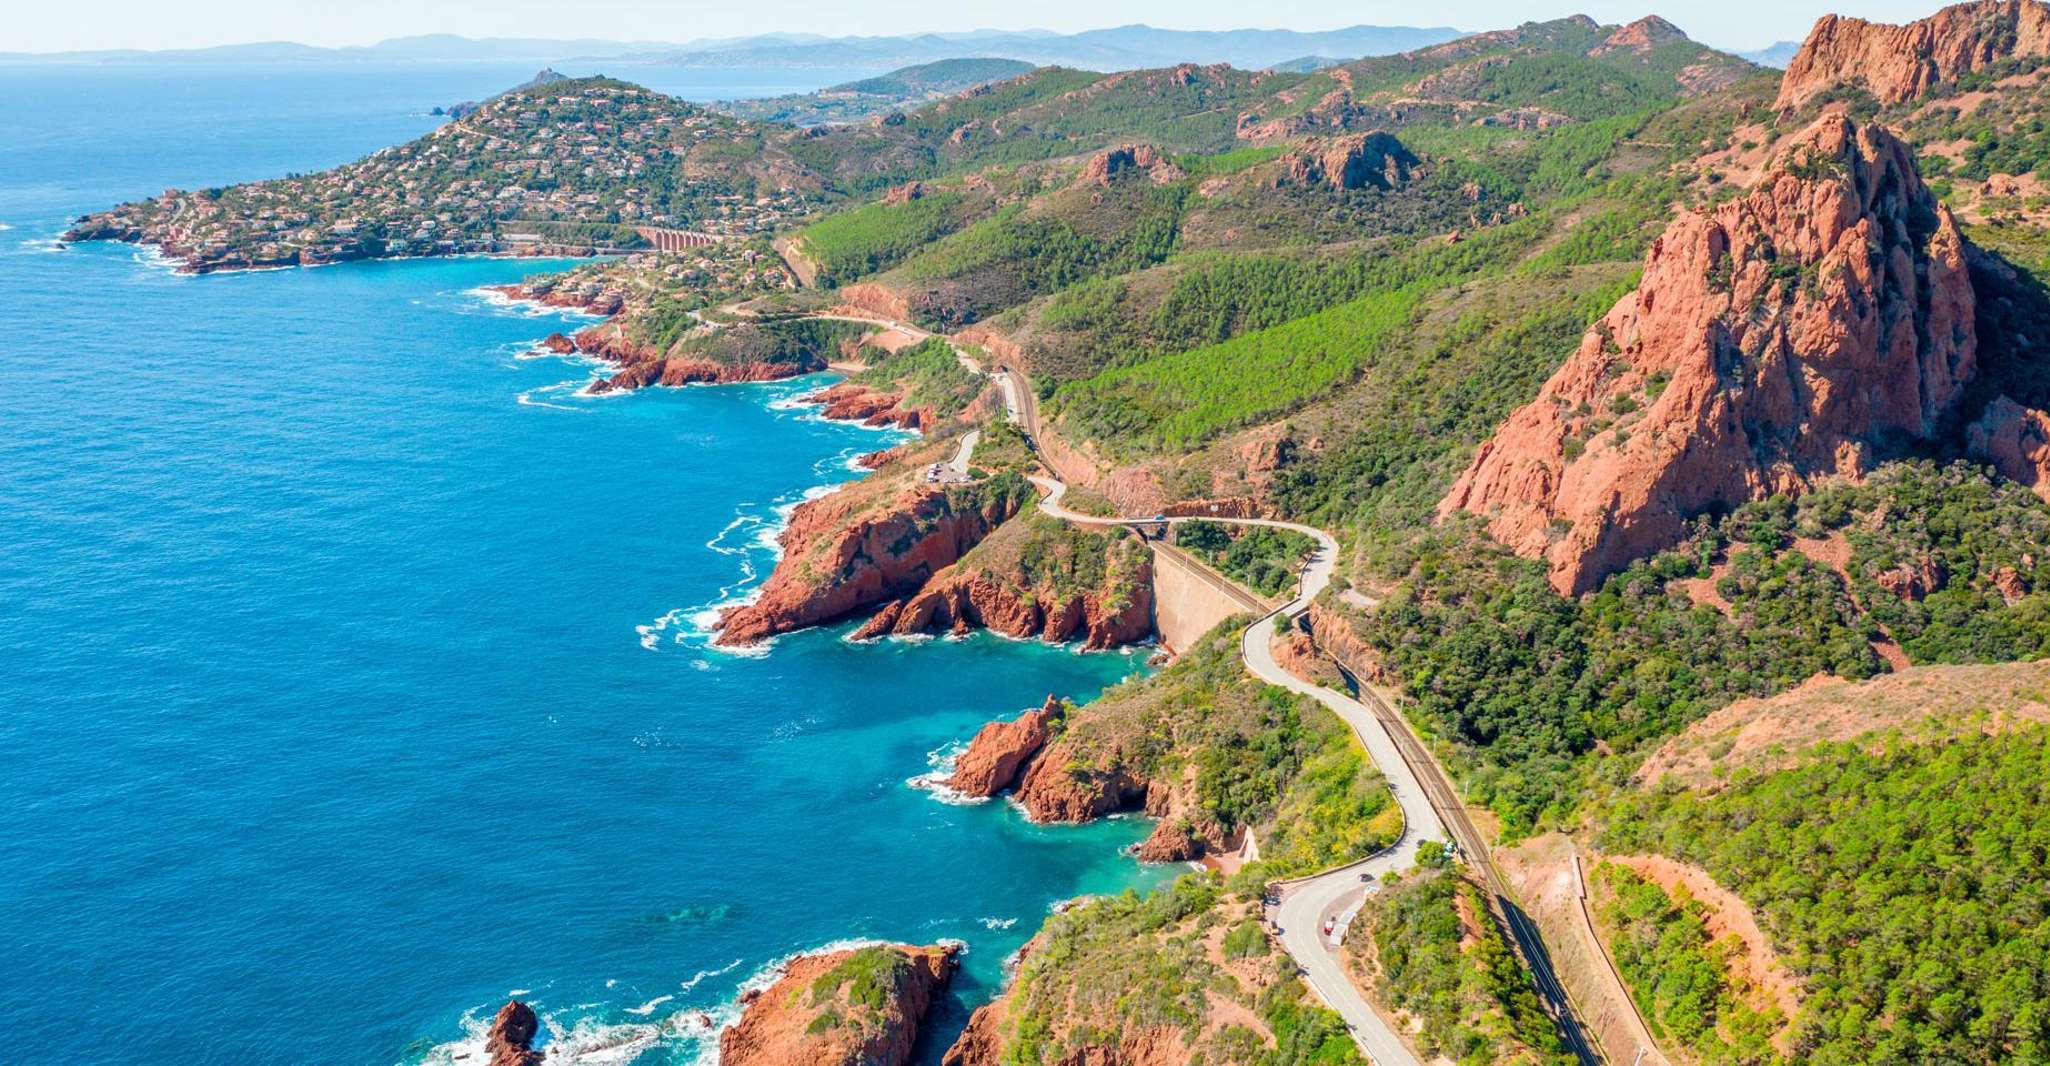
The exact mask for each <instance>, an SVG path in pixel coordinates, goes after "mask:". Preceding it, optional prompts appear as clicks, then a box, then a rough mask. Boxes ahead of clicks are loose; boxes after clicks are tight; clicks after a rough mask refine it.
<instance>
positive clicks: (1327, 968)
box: [819, 315, 1601, 1066]
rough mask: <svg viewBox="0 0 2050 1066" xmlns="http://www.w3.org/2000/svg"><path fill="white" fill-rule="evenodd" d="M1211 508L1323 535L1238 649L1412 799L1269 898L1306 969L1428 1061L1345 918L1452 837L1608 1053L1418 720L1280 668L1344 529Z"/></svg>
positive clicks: (1028, 398)
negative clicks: (1377, 991) (1349, 942)
mask: <svg viewBox="0 0 2050 1066" xmlns="http://www.w3.org/2000/svg"><path fill="white" fill-rule="evenodd" d="M819 317H832V318H837V319H841V320H844V321H860V322H868V323H870V324H873V325H879V326H885V327H891V328H896V329H899V330H902V331H904V332H905V333H907V334H908V335H911V336H913V337H916V338H918V339H921V340H923V339H925V338H927V337H931V336H934V334H932V333H930V332H928V331H926V330H922V329H919V328H918V327H916V326H912V325H909V324H907V323H902V322H896V321H893V320H890V319H886V318H879V317H869V316H856V315H822V316H819ZM954 354H955V356H956V357H957V358H959V359H960V360H961V363H962V365H963V366H964V367H966V368H967V369H969V370H970V371H972V372H974V373H977V374H983V373H987V374H988V375H989V376H991V377H994V378H996V379H997V382H998V385H999V386H1000V388H1001V390H1002V393H1003V398H1004V406H1005V409H1006V411H1007V413H1008V414H1009V416H1010V420H1011V421H1012V422H1013V423H1015V424H1016V425H1018V426H1019V427H1020V428H1021V429H1023V430H1024V431H1025V433H1026V435H1027V437H1028V439H1029V440H1030V441H1031V442H1032V444H1033V446H1034V447H1035V450H1037V446H1038V441H1039V435H1040V425H1039V411H1038V403H1037V402H1036V401H1037V399H1038V397H1037V396H1036V395H1035V394H1034V393H1033V392H1032V390H1031V385H1030V383H1029V382H1027V381H1026V380H1025V378H1024V375H1023V374H1021V373H1019V372H1018V370H1017V369H1016V368H1014V367H1009V366H1004V365H1001V364H999V365H998V366H997V367H996V368H995V369H994V370H988V371H986V370H985V369H984V368H983V367H981V366H980V365H978V364H977V363H976V362H975V361H974V360H972V359H971V358H970V357H969V356H968V354H967V352H965V351H963V350H962V349H961V347H960V346H959V345H955V346H954ZM969 447H973V445H972V444H970V445H969ZM1030 480H1031V481H1032V483H1033V485H1035V486H1036V487H1038V489H1039V490H1040V500H1039V509H1040V510H1041V511H1042V512H1044V513H1045V514H1047V515H1049V516H1051V517H1054V518H1058V519H1061V520H1063V521H1067V522H1072V523H1075V524H1078V525H1091V526H1129V527H1157V526H1159V525H1161V524H1163V523H1165V524H1169V525H1172V524H1176V523H1179V522H1184V521H1189V520H1191V519H1190V518H1186V517H1170V518H1155V517H1146V518H1131V517H1104V516H1101V515H1088V514H1082V513H1081V512H1079V511H1073V510H1070V509H1068V508H1067V507H1066V506H1064V505H1063V504H1062V503H1061V500H1062V497H1064V496H1065V495H1066V494H1067V491H1068V486H1067V485H1066V483H1064V482H1062V481H1059V480H1057V479H1055V478H1052V477H1040V476H1033V477H1032V478H1031V479H1030ZM1203 520H1204V521H1210V522H1219V523H1225V524H1230V525H1241V526H1267V527H1269V528H1272V529H1286V530H1291V531H1293V532H1296V533H1300V534H1302V535H1303V536H1306V537H1309V538H1310V539H1311V540H1313V541H1315V542H1316V547H1315V548H1314V549H1312V551H1311V553H1310V556H1309V559H1308V561H1307V563H1306V565H1305V566H1304V569H1303V573H1302V577H1301V580H1300V582H1299V584H1298V585H1297V587H1296V594H1295V596H1294V598H1292V599H1290V600H1289V601H1288V602H1286V603H1283V604H1282V605H1281V606H1280V607H1277V608H1275V609H1273V610H1271V611H1268V612H1267V613H1266V614H1263V615H1261V616H1260V618H1259V619H1258V620H1257V621H1255V622H1253V623H1252V624H1251V625H1249V626H1247V627H1246V629H1245V631H1244V632H1243V633H1242V634H1241V635H1240V637H1239V651H1240V655H1241V657H1242V658H1243V659H1244V660H1245V663H1246V669H1247V670H1248V671H1250V672H1251V673H1252V674H1253V676H1255V677H1257V678H1259V679H1260V680H1262V681H1264V682H1266V683H1268V684H1270V685H1278V686H1280V687H1281V688H1285V689H1287V690H1289V691H1290V692H1294V693H1296V694H1297V695H1301V696H1306V697H1308V698H1310V699H1313V700H1316V701H1317V702H1318V703H1320V704H1322V705H1324V706H1325V707H1326V708H1329V709H1330V711H1331V712H1332V713H1333V714H1336V715H1338V717H1339V718H1340V719H1342V720H1344V722H1345V723H1346V725H1347V726H1349V727H1350V728H1351V729H1352V731H1353V735H1354V736H1356V737H1358V738H1359V742H1360V745H1361V746H1362V747H1364V748H1365V749H1366V752H1367V755H1368V757H1369V758H1371V759H1373V761H1374V765H1375V767H1376V768H1377V769H1379V770H1380V772H1381V774H1382V776H1383V777H1384V778H1386V779H1387V782H1388V790H1389V792H1390V793H1392V794H1393V795H1394V797H1395V802H1396V804H1397V805H1398V806H1400V807H1401V808H1402V816H1403V831H1402V836H1401V837H1400V838H1399V839H1398V840H1397V841H1396V842H1395V843H1394V844H1393V845H1392V846H1390V847H1388V848H1385V849H1383V850H1382V851H1380V852H1377V853H1375V854H1373V855H1370V856H1368V857H1366V858H1364V859H1361V860H1359V861H1357V862H1353V863H1349V864H1347V865H1344V866H1340V867H1336V868H1334V869H1330V870H1325V871H1323V872H1321V873H1317V874H1313V875H1311V876H1308V877H1302V878H1296V879H1294V880H1290V881H1285V882H1280V883H1278V885H1277V889H1278V892H1277V895H1278V897H1279V898H1278V902H1276V903H1274V904H1272V905H1271V906H1270V908H1269V917H1270V919H1271V920H1272V921H1273V922H1274V924H1275V926H1276V927H1277V928H1278V929H1279V930H1280V936H1281V944H1282V947H1283V948H1284V949H1285V950H1286V951H1287V952H1288V953H1289V955H1290V956H1291V957H1292V958H1294V959H1295V960H1296V963H1297V965H1298V966H1299V967H1300V968H1301V970H1302V974H1303V978H1304V979H1305V980H1306V981H1307V982H1308V983H1309V985H1310V987H1311V988H1313V989H1315V990H1316V992H1317V995H1318V997H1319V998H1321V999H1323V1000H1324V1002H1325V1003H1326V1004H1327V1005H1329V1006H1330V1007H1331V1009H1333V1010H1335V1011H1337V1012H1338V1014H1339V1015H1340V1017H1342V1018H1343V1019H1344V1020H1345V1024H1346V1027H1347V1029H1348V1030H1350V1031H1351V1033H1352V1036H1353V1039H1354V1040H1355V1041H1356V1042H1357V1043H1358V1044H1359V1046H1360V1050H1361V1051H1362V1052H1364V1053H1365V1054H1366V1056H1367V1057H1368V1058H1369V1059H1370V1060H1371V1061H1372V1062H1373V1063H1375V1066H1422V1063H1421V1061H1420V1060H1419V1059H1418V1057H1417V1055H1416V1053H1415V1052H1414V1051H1412V1050H1411V1049H1410V1047H1409V1046H1408V1045H1407V1044H1405V1043H1404V1042H1403V1041H1402V1038H1401V1037H1400V1036H1398V1035H1397V1034H1396V1032H1395V1028H1394V1026H1393V1025H1391V1024H1390V1023H1389V1021H1388V1019H1386V1018H1384V1017H1382V1016H1381V1014H1380V1013H1379V1012H1377V1011H1375V1010H1374V1008H1373V1007H1372V1006H1371V1005H1370V1004H1368V1002H1367V1000H1366V997H1364V996H1363V995H1361V994H1360V990H1359V988H1358V986H1356V985H1355V984H1354V983H1353V981H1352V979H1351V978H1349V977H1348V976H1346V973H1345V965H1344V961H1343V958H1342V956H1341V954H1340V951H1339V943H1338V942H1339V941H1340V940H1342V939H1343V936H1344V930H1345V926H1346V924H1347V923H1348V922H1349V921H1350V920H1351V917H1352V915H1353V914H1354V913H1355V912H1356V911H1357V910H1358V907H1359V904H1360V902H1361V900H1363V899H1364V898H1365V896H1366V895H1367V894H1368V893H1370V892H1373V891H1375V890H1376V889H1377V888H1378V887H1379V885H1378V883H1379V880H1380V878H1381V875H1383V874H1385V873H1389V872H1394V871H1402V870H1407V869H1409V868H1410V867H1411V866H1414V865H1415V864H1416V853H1417V848H1418V846H1419V845H1421V844H1422V843H1423V842H1424V841H1426V840H1437V841H1441V842H1452V843H1455V844H1456V846H1457V847H1458V848H1459V850H1460V852H1461V854H1462V855H1463V856H1464V857H1465V858H1466V860H1467V861H1468V862H1469V863H1472V864H1474V865H1476V866H1477V867H1478V868H1479V873H1480V875H1481V879H1482V881H1483V883H1484V885H1485V886H1486V887H1487V889H1488V890H1489V893H1490V895H1491V896H1492V897H1493V898H1494V902H1495V904H1496V906H1497V908H1498V909H1499V911H1500V912H1501V914H1502V916H1503V918H1504V920H1505V922H1506V924H1507V926H1508V931H1509V934H1510V937H1511V939H1512V940H1513V941H1514V942H1515V944H1516V948H1517V952H1518V954H1519V955H1521V956H1522V958H1523V961H1524V963H1525V965H1526V966H1527V967H1528V968H1529V969H1530V971H1531V973H1532V975H1533V976H1534V977H1535V978H1536V982H1537V986H1538V991H1539V993H1540V994H1541V995H1542V997H1543V998H1544V1000H1545V1001H1546V1003H1547V1005H1548V1006H1549V1007H1550V1008H1551V1013H1552V1015H1553V1017H1554V1020H1555V1021H1557V1022H1558V1023H1559V1026H1560V1029H1561V1031H1562V1033H1563V1034H1564V1035H1565V1037H1566V1039H1567V1043H1568V1045H1569V1046H1570V1047H1571V1049H1572V1051H1573V1053H1574V1055H1575V1056H1576V1057H1577V1058H1578V1059H1579V1060H1580V1061H1581V1063H1583V1064H1584V1066H1594V1064H1596V1063H1599V1062H1600V1061H1601V1059H1600V1058H1599V1057H1598V1056H1597V1054H1596V1053H1595V1050H1594V1048H1593V1046H1592V1045H1591V1043H1590V1042H1589V1040H1588V1037H1587V1034H1586V1033H1585V1031H1584V1030H1582V1029H1581V1027H1580V1026H1579V1024H1578V1021H1577V1019H1576V1017H1575V1014H1574V1011H1573V1008H1572V1004H1571V1002H1570V1000H1569V998H1568V996H1567V993H1566V991H1565V988H1564V986H1563V984H1562V983H1561V982H1560V981H1559V979H1558V977H1557V976H1556V975H1555V974H1554V973H1553V972H1552V966H1551V959H1550V957H1549V954H1548V953H1547V952H1546V950H1545V946H1544V941H1543V938H1542V937H1541V936H1540V935H1539V933H1538V930H1537V927H1536V924H1535V923H1534V922H1532V921H1531V919H1530V918H1529V917H1528V916H1527V915H1526V914H1524V912H1523V910H1522V909H1521V908H1520V907H1519V906H1518V905H1517V904H1516V902H1515V900H1514V899H1513V898H1511V897H1510V896H1509V895H1508V893H1507V892H1506V891H1505V889H1504V887H1503V879H1502V877H1501V874H1500V872H1499V871H1498V870H1497V869H1496V868H1495V865H1494V862H1493V859H1492V857H1491V856H1490V854H1489V852H1488V848H1487V843H1486V840H1485V839H1484V838H1483V837H1482V836H1481V834H1480V832H1479V831H1478V829H1477V828H1476V827H1475V826H1474V824H1473V822H1472V821H1471V820H1470V819H1469V818H1468V817H1467V814H1466V807H1465V804H1464V803H1463V802H1461V801H1460V799H1459V797H1458V794H1457V792H1456V791H1454V789H1453V787H1452V784H1451V781H1450V780H1449V779H1448V778H1447V777H1446V776H1445V774H1444V772H1443V770H1442V769H1441V768H1440V767H1439V766H1438V765H1437V763H1436V761H1435V760H1433V759H1432V758H1431V756H1430V753H1429V752H1428V751H1427V750H1425V749H1424V747H1423V745H1422V743H1421V742H1420V741H1418V740H1417V738H1416V736H1415V734H1414V733H1412V732H1411V730H1410V727H1409V724H1408V723H1407V722H1406V721H1404V720H1403V719H1402V717H1401V716H1400V715H1399V714H1398V713H1397V712H1396V711H1395V709H1394V707H1393V706H1392V704H1391V702H1390V701H1389V700H1387V699H1386V698H1385V697H1384V696H1383V695H1382V694H1381V693H1380V692H1379V691H1377V690H1376V689H1374V688H1373V687H1372V686H1370V685H1365V684H1362V685H1360V686H1359V692H1360V694H1361V695H1362V696H1363V697H1365V698H1366V700H1367V701H1369V702H1370V703H1371V704H1372V706H1371V707H1369V705H1368V703H1363V702H1361V701H1360V700H1358V699H1354V698H1352V697H1351V696H1348V695H1346V694H1344V693H1341V692H1338V691H1336V690H1334V689H1330V688H1326V687H1325V686H1323V685H1316V684H1312V683H1310V682H1308V681H1305V680H1303V679H1302V678H1299V677H1297V676H1295V675H1294V674H1291V673H1289V672H1288V671H1287V670H1284V669H1282V667H1281V665H1280V664H1279V663H1278V662H1276V661H1275V659H1274V651H1273V646H1274V639H1275V637H1276V635H1277V632H1278V630H1279V628H1280V625H1281V622H1282V620H1284V619H1286V620H1288V621H1289V623H1290V624H1293V623H1294V621H1295V620H1296V619H1297V618H1298V617H1299V616H1301V615H1302V614H1303V613H1304V612H1305V611H1307V610H1309V607H1310V604H1311V602H1312V601H1314V600H1315V599H1316V598H1317V596H1318V595H1319V594H1320V593H1322V592H1323V591H1324V589H1325V588H1326V587H1328V586H1329V585H1330V583H1331V576H1332V573H1333V572H1334V571H1335V570H1336V568H1337V565H1338V542H1337V540H1336V539H1334V538H1333V537H1332V536H1331V534H1329V533H1326V532H1325V531H1323V530H1321V529H1318V528H1316V527H1314V526H1306V525H1301V524H1299V523H1295V522H1284V521H1280V520H1277V519H1271V518H1221V517H1213V516H1203ZM1420 774H1421V776H1420ZM1327 919H1328V920H1330V921H1331V922H1332V923H1333V933H1332V935H1330V936H1326V935H1325V933H1324V923H1325V921H1326V920H1327Z"/></svg>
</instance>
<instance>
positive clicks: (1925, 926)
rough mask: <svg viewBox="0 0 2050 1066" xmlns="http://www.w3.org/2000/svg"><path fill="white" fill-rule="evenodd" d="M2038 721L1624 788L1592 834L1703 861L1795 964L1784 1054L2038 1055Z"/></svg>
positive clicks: (1818, 1060) (2041, 764)
mask: <svg viewBox="0 0 2050 1066" xmlns="http://www.w3.org/2000/svg"><path fill="white" fill-rule="evenodd" d="M2046 782H2050V731H2046V730H2044V729H2041V728H2032V729H2027V730H2023V731H2020V732H2015V733H2008V734H2003V735H1999V736H1985V735H1982V734H1978V733H1976V732H1964V733H1962V734H1961V735H1958V736H1956V737H1955V738H1954V739H1951V740H1948V741H1946V742H1937V743H1926V744H1906V743H1900V742H1885V741H1882V742H1877V743H1874V742H1860V743H1851V744H1839V745H1828V746H1824V747H1822V748H1819V749H1816V750H1815V751H1813V752H1812V753H1810V754H1809V755H1808V756H1807V757H1806V758H1805V759H1803V760H1802V762H1801V763H1800V764H1798V765H1797V766H1796V767H1795V768H1793V769H1789V770H1785V771H1782V772H1777V773H1771V774H1768V775H1764V776H1759V775H1755V774H1740V776H1739V777H1738V778H1737V779H1735V780H1733V781H1732V782H1731V783H1730V786H1729V787H1727V788H1725V789H1723V790H1722V791H1720V792H1717V793H1716V794H1714V795H1709V796H1703V795H1699V794H1696V793H1692V792H1685V791H1677V790H1673V791H1660V792H1656V793H1652V794H1643V793H1637V794H1634V795H1631V796H1628V797H1626V798H1624V799H1623V800H1622V801H1620V802H1619V804H1618V805H1617V806H1616V808H1615V809H1614V810H1612V811H1611V812H1610V813H1609V816H1608V828H1607V829H1606V831H1605V832H1604V833H1603V835H1602V841H1601V843H1602V846H1603V847H1604V848H1606V849H1609V850H1612V851H1616V852H1636V851H1652V852H1658V853H1662V854H1667V855H1672V856H1675V857H1677V858H1681V859H1684V860H1685V861H1688V862H1692V863H1695V864H1697V865H1700V866H1702V867H1704V868H1705V869H1707V870H1708V872H1709V873H1710V874H1711V875H1712V876H1714V877H1715V879H1716V880H1717V881H1718V882H1720V883H1721V884H1723V885H1724V886H1726V887H1729V888H1730V889H1732V890H1734V891H1735V892H1736V893H1737V894H1738V895H1739V896H1741V897H1743V899H1744V900H1745V901H1746V902H1747V903H1748V904H1749V905H1750V906H1751V907H1752V908H1753V909H1754V910H1755V911H1758V912H1759V913H1760V915H1761V921H1762V924H1763V925H1764V926H1765V929H1766V931H1767V932H1768V933H1769V934H1770V935H1771V936H1772V938H1773V940H1774V942H1775V943H1776V944H1777V945H1779V946H1780V949H1781V954H1782V957H1783V961H1784V963H1785V964H1786V965H1787V966H1788V968H1789V969H1791V970H1792V971H1793V972H1795V973H1797V974H1799V975H1800V976H1801V980H1802V995H1803V1002H1802V1009H1801V1012H1800V1014H1799V1016H1798V1017H1797V1018H1796V1019H1795V1020H1794V1029H1793V1033H1792V1036H1791V1039H1790V1042H1789V1046H1790V1047H1791V1048H1795V1049H1798V1061H1800V1062H1803V1063H1809V1064H1814V1066H1849V1064H1853V1063H1860V1064H1862V1063H1878V1062H1885V1063H1911V1062H1955V1063H1968V1064H1969V1063H1986V1064H1991V1063H2042V1062H2050V1018H2046V1016H2045V1014H2044V1012H2043V1010H2042V1004H2043V1003H2044V1002H2045V1001H2046V1000H2050V919H2046V917H2045V916H2046V915H2050V868H2046V863H2045V856H2046V855H2050V820H2046V819H2044V818H2043V817H2042V816H2041V814H2042V811H2043V809H2044V805H2045V804H2046V802H2050V794H2046V791H2045V789H2046Z"/></svg>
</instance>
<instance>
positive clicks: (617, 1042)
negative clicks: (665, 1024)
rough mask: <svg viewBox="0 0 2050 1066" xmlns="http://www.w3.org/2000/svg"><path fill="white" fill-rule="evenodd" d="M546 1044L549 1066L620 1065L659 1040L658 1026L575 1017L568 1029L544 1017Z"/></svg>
mask: <svg viewBox="0 0 2050 1066" xmlns="http://www.w3.org/2000/svg"><path fill="white" fill-rule="evenodd" d="M547 1025H548V1032H549V1040H548V1043H547V1045H546V1047H547V1051H548V1062H549V1063H551V1064H552V1066H561V1064H564V1063H570V1064H574V1066H622V1064H624V1063H629V1062H632V1061H633V1060H635V1059H637V1058H639V1057H640V1055H641V1052H643V1051H646V1050H648V1049H649V1048H652V1047H654V1046H655V1045H656V1044H658V1043H660V1042H661V1040H662V1027H661V1026H659V1025H647V1024H638V1023H631V1022H621V1023H613V1024H607V1023H604V1022H600V1021H598V1020H597V1019H595V1018H589V1017H585V1018H579V1019H577V1021H576V1023H575V1024H574V1025H572V1026H570V1027H569V1028H568V1029H564V1028H562V1027H561V1026H560V1025H559V1024H557V1023H556V1022H555V1021H554V1020H553V1019H548V1020H547Z"/></svg>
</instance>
